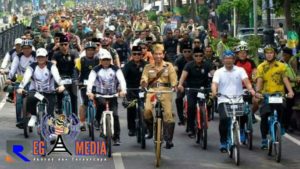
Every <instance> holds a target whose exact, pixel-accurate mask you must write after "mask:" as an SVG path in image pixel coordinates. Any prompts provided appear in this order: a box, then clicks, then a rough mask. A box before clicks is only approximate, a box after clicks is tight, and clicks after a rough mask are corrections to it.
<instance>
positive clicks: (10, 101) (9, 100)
mask: <svg viewBox="0 0 300 169" xmlns="http://www.w3.org/2000/svg"><path fill="white" fill-rule="evenodd" d="M6 102H9V103H14V100H13V99H11V98H7V99H6Z"/></svg>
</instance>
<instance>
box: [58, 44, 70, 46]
mask: <svg viewBox="0 0 300 169" xmlns="http://www.w3.org/2000/svg"><path fill="white" fill-rule="evenodd" d="M60 46H68V43H61V44H60Z"/></svg>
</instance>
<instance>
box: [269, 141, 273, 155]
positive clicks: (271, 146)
mask: <svg viewBox="0 0 300 169" xmlns="http://www.w3.org/2000/svg"><path fill="white" fill-rule="evenodd" d="M272 150H273V141H272V139H269V140H268V155H269V156H271V155H272Z"/></svg>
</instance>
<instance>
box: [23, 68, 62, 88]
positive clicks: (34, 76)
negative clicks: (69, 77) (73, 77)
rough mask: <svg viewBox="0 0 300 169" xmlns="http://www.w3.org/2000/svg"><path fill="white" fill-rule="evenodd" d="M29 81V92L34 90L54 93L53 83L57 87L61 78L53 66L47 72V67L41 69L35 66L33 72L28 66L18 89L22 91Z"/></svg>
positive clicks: (60, 82) (60, 83)
mask: <svg viewBox="0 0 300 169" xmlns="http://www.w3.org/2000/svg"><path fill="white" fill-rule="evenodd" d="M33 64H36V63H33ZM30 79H31V83H30V87H29V90H36V91H38V92H46V93H47V92H53V91H55V86H54V81H55V82H56V83H57V84H58V85H62V81H61V77H60V75H59V72H58V69H57V67H56V65H55V64H53V65H52V66H51V70H48V68H47V65H46V66H45V67H43V68H41V67H40V66H38V65H37V66H36V67H35V70H33V67H32V66H28V68H27V69H26V71H25V73H24V77H23V80H22V82H21V84H20V86H19V88H22V89H23V88H24V87H25V86H26V85H27V84H28V82H29V81H30Z"/></svg>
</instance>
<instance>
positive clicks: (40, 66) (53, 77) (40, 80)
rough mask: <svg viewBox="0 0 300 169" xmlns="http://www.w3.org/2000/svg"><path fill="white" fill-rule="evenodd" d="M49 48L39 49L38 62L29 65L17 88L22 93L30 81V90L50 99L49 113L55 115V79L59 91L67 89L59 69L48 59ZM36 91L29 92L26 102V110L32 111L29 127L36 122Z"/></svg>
mask: <svg viewBox="0 0 300 169" xmlns="http://www.w3.org/2000/svg"><path fill="white" fill-rule="evenodd" d="M47 54H48V52H47V50H46V49H44V48H39V49H38V50H37V62H34V63H32V64H30V66H28V68H27V69H26V71H25V73H24V78H23V80H22V82H21V84H20V86H19V89H18V90H17V92H18V94H22V93H23V91H24V88H25V86H26V85H27V84H28V83H29V81H30V80H31V83H30V87H29V91H36V92H39V93H43V95H44V96H45V98H46V99H47V101H48V106H47V113H48V114H50V115H52V116H53V112H54V107H55V106H54V105H55V102H56V101H55V100H56V99H55V98H56V95H55V90H56V89H55V86H54V81H55V82H56V83H57V84H58V85H59V87H58V91H59V92H62V91H64V90H65V87H64V85H63V84H62V81H61V78H60V75H59V72H58V69H57V67H56V65H55V64H52V63H51V62H48V61H47ZM34 95H35V93H29V95H28V96H27V102H26V112H29V113H31V118H30V120H29V122H28V126H29V127H33V126H34V125H35V123H36V120H37V116H36V113H37V112H36V104H37V102H38V99H37V98H35V96H34Z"/></svg>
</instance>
